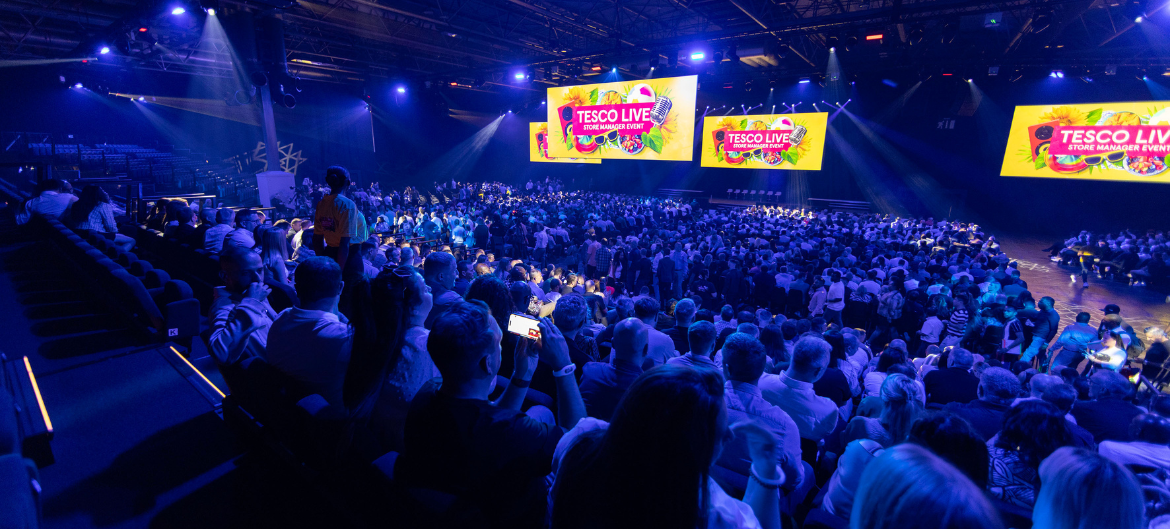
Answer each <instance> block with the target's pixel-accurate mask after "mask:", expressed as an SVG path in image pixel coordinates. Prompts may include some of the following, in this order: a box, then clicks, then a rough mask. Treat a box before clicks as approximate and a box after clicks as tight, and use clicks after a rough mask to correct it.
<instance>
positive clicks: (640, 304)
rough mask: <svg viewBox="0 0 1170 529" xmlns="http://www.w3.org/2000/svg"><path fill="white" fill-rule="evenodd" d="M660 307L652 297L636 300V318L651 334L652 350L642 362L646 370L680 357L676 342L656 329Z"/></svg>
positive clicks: (642, 297)
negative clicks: (675, 348)
mask: <svg viewBox="0 0 1170 529" xmlns="http://www.w3.org/2000/svg"><path fill="white" fill-rule="evenodd" d="M659 307H660V305H659V304H658V300H656V299H654V298H652V297H650V296H639V297H638V298H636V299H635V300H634V317H636V318H638V319H639V320H642V323H645V324H646V327H647V331H648V332H649V334H650V348H649V349H648V350H647V351H646V359H645V360H643V361H642V362H643V364H644V365H643V366H642V367H643V368H644V369H650V368H651V367H654V366H660V365H662V364H665V363H666V361H667V360H669V359H671V358H674V357H676V356H678V352H676V351H675V350H674V341H673V340H671V339H670V337H669V336H667V335H665V334H663V333H662V331H660V330H658V329H657V328H655V325H657V324H658V310H659Z"/></svg>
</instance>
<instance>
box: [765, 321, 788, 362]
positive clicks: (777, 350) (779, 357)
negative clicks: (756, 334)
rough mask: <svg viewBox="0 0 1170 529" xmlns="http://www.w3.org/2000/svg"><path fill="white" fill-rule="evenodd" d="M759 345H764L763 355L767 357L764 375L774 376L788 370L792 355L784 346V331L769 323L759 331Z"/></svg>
mask: <svg viewBox="0 0 1170 529" xmlns="http://www.w3.org/2000/svg"><path fill="white" fill-rule="evenodd" d="M760 343H762V344H764V355H765V356H767V357H768V363H767V365H765V366H764V372H765V373H771V374H773V375H775V374H778V373H780V372H781V371H783V370H785V369H788V364H789V363H791V362H792V355H791V354H790V353H789V352H788V350H787V348H786V346H785V345H784V331H782V330H781V328H780V326H779V325H776V324H775V323H770V324H768V325H765V326H764V328H762V329H760Z"/></svg>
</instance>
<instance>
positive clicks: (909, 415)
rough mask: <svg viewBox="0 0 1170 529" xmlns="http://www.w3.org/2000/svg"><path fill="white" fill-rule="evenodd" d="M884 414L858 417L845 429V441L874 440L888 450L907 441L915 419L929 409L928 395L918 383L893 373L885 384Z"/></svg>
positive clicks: (883, 391) (883, 395) (883, 392)
mask: <svg viewBox="0 0 1170 529" xmlns="http://www.w3.org/2000/svg"><path fill="white" fill-rule="evenodd" d="M881 399H882V411H881V415H880V416H879V417H878V418H876V419H871V418H869V417H860V416H859V417H854V418H853V419H852V420H850V421H849V424H848V425H846V427H845V432H844V434H843V437H844V439H843V440H844V442H845V443H849V442H850V441H853V440H854V439H872V440H874V441H877V442H878V443H879V444H881V445H882V446H884V447H890V446H894V445H896V444H898V443H901V442H902V441H904V440H905V439H906V436H907V435H908V434H909V433H910V426H911V425H912V424H914V420H915V419H917V418H918V416H919V415H921V414H922V412H923V411H925V410H926V392H925V391H924V390H923V389H922V385H921V384H919V383H918V381H916V380H914V379H912V378H910V377H908V376H906V375H902V374H899V373H891V374H890V375H889V376H887V377H886V380H885V382H883V383H882V390H881Z"/></svg>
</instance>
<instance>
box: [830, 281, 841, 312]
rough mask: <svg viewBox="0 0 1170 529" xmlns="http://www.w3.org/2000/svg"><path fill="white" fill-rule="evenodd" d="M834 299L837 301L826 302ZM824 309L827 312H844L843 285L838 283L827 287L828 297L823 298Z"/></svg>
mask: <svg viewBox="0 0 1170 529" xmlns="http://www.w3.org/2000/svg"><path fill="white" fill-rule="evenodd" d="M830 299H836V300H837V301H828V300H830ZM825 300H826V301H825V308H826V309H829V310H835V311H838V312H839V311H842V310H845V283H842V282H841V281H838V282H836V283H833V284H831V285H829V295H828V297H826V298H825Z"/></svg>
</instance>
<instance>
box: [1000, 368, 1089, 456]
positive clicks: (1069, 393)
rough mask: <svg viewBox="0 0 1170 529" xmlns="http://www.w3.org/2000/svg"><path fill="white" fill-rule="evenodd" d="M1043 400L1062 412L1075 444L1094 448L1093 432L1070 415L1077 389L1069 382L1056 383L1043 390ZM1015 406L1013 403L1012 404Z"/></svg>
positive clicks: (1075, 399)
mask: <svg viewBox="0 0 1170 529" xmlns="http://www.w3.org/2000/svg"><path fill="white" fill-rule="evenodd" d="M1041 399H1042V400H1043V401H1044V402H1047V403H1049V404H1052V405H1053V406H1056V409H1058V410H1060V412H1061V413H1063V414H1064V419H1065V421H1067V422H1068V428H1069V431H1071V432H1072V434H1073V437H1074V438H1076V446H1077V447H1080V448H1087V449H1090V450H1095V449H1096V448H1097V443H1096V442H1095V441H1093V434H1091V433H1089V431H1088V430H1086V429H1084V428H1081V427H1080V426H1078V425H1077V420H1076V418H1075V417H1073V416H1072V413H1071V412H1072V408H1073V404H1075V403H1076V401H1077V390H1076V388H1074V387H1072V385H1070V384H1063V383H1061V384H1056V385H1054V386H1050V387H1049V388H1048V389H1046V390H1044V395H1043V396H1042V397H1041ZM1012 406H1015V404H1012Z"/></svg>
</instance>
